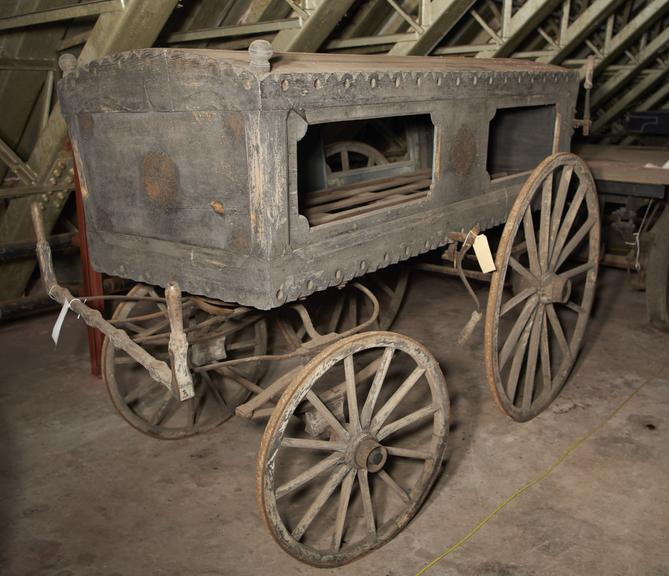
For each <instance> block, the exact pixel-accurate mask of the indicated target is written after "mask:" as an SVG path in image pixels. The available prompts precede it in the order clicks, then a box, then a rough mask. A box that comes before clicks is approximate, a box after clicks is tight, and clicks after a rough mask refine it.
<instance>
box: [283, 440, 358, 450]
mask: <svg viewBox="0 0 669 576" xmlns="http://www.w3.org/2000/svg"><path fill="white" fill-rule="evenodd" d="M281 446H283V447H284V448H304V449H306V450H327V451H331V452H343V451H344V450H346V444H345V443H344V442H333V441H332V440H312V439H311V438H288V437H285V438H283V439H282V440H281Z"/></svg>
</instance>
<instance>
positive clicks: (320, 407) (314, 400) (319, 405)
mask: <svg viewBox="0 0 669 576" xmlns="http://www.w3.org/2000/svg"><path fill="white" fill-rule="evenodd" d="M307 400H309V403H310V404H311V405H312V406H313V407H314V408H315V409H316V411H317V412H318V413H319V414H320V415H321V416H322V417H323V419H324V420H325V421H326V422H327V423H328V424H329V425H330V428H331V429H332V431H333V432H334V433H335V435H337V436H339V437H340V438H348V436H349V434H348V432H347V431H346V429H345V428H344V426H342V423H341V422H340V421H339V420H338V419H337V417H336V416H335V415H334V414H333V413H332V411H331V410H330V409H329V408H328V407H327V406H326V405H325V404H324V403H323V401H322V400H321V399H320V398H319V397H318V396H316V394H315V393H314V392H312V391H309V392H308V393H307Z"/></svg>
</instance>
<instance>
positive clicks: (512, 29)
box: [481, 0, 561, 58]
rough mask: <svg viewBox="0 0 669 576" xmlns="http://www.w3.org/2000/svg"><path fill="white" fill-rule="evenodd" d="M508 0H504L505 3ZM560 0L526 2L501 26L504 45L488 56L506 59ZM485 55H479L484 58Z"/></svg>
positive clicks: (530, 0) (531, 0)
mask: <svg viewBox="0 0 669 576" xmlns="http://www.w3.org/2000/svg"><path fill="white" fill-rule="evenodd" d="M507 2H508V3H509V5H510V0H506V2H505V4H506V3H507ZM560 3H561V0H527V1H526V2H525V3H524V4H523V5H522V6H521V7H520V8H519V9H518V10H517V12H516V13H515V14H514V15H513V16H511V17H510V18H509V19H508V20H507V22H506V23H503V25H502V40H503V41H504V43H503V44H502V45H501V46H499V47H498V48H497V49H496V50H494V51H493V52H492V54H490V56H494V57H495V58H507V57H509V56H511V55H512V54H513V52H514V51H515V50H516V48H518V45H519V44H520V43H521V42H523V40H525V39H526V38H527V36H528V35H529V34H530V33H532V32H536V30H537V26H539V24H541V22H543V20H545V19H546V18H547V17H548V15H549V14H550V13H551V12H553V10H555V8H556V7H557V6H559V5H560ZM484 55H485V54H481V56H484Z"/></svg>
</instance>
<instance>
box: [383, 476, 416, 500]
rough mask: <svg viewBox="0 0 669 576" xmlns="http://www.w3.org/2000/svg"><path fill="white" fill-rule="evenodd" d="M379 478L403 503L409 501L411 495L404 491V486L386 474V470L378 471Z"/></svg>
mask: <svg viewBox="0 0 669 576" xmlns="http://www.w3.org/2000/svg"><path fill="white" fill-rule="evenodd" d="M379 478H381V480H383V481H384V482H385V483H386V484H387V485H388V487H389V488H390V490H391V492H392V493H393V494H396V495H397V496H398V497H399V499H400V500H401V501H402V502H404V503H405V504H409V503H411V497H410V496H409V495H408V494H407V493H406V492H405V490H404V488H402V487H401V486H400V485H399V484H398V483H397V482H395V480H394V479H393V477H392V476H391V475H390V474H388V472H386V471H385V470H381V471H379Z"/></svg>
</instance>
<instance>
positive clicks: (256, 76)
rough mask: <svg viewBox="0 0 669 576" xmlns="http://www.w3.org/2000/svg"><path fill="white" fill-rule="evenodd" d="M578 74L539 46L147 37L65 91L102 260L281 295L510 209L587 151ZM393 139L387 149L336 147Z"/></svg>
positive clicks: (140, 273) (429, 245)
mask: <svg viewBox="0 0 669 576" xmlns="http://www.w3.org/2000/svg"><path fill="white" fill-rule="evenodd" d="M578 84H579V78H578V73H577V72H571V71H567V70H564V69H562V68H557V67H553V66H548V65H540V64H534V63H529V62H524V61H523V62H520V61H509V60H478V59H469V58H467V59H465V58H420V57H401V58H395V57H379V56H338V55H323V54H318V55H311V54H274V55H272V54H271V50H269V51H265V52H263V51H262V50H259V51H258V53H257V54H254V53H253V52H252V53H251V56H249V53H246V52H243V53H239V52H232V51H212V50H187V49H172V50H166V49H146V50H136V51H133V52H128V53H123V54H119V55H114V56H110V57H107V58H103V59H102V60H98V61H96V62H93V63H91V64H90V65H88V66H85V67H80V68H78V69H77V70H75V71H73V72H72V73H71V74H68V75H66V76H65V77H64V78H63V80H62V82H61V83H60V85H59V96H60V101H61V105H62V111H63V114H64V116H65V118H66V120H67V123H68V126H69V129H70V132H71V135H72V142H73V146H74V149H75V156H76V159H77V165H78V168H79V174H80V178H81V183H82V190H83V197H84V201H85V207H86V215H87V218H88V222H89V224H88V236H89V243H90V249H91V254H92V259H93V264H94V266H95V268H96V269H98V270H100V271H103V272H105V273H108V274H113V275H117V276H121V277H124V278H132V279H134V280H136V281H141V282H146V283H150V284H159V285H162V286H165V285H166V284H167V283H168V282H169V281H172V280H175V281H177V282H178V283H179V285H180V286H181V287H182V288H183V289H184V290H185V291H187V292H190V293H193V294H203V295H206V296H209V297H212V298H217V299H221V300H223V301H226V302H235V303H239V304H242V305H245V306H252V307H256V308H260V309H270V308H274V307H277V306H279V305H281V304H283V303H284V302H287V301H293V300H296V299H298V298H300V297H303V296H307V295H308V294H310V293H312V292H315V291H319V290H323V289H325V288H327V287H330V286H335V285H339V284H343V283H345V282H347V281H349V280H351V279H352V278H354V277H357V276H360V275H363V274H365V273H366V272H370V271H374V270H377V269H379V268H383V267H385V266H388V265H390V264H392V263H395V262H398V261H401V260H404V259H407V258H410V257H413V256H416V255H418V254H421V253H423V252H426V251H429V250H431V249H435V248H437V247H439V246H442V245H444V244H446V243H448V241H449V237H448V234H449V232H452V231H460V230H463V231H465V232H466V231H467V230H469V229H470V228H472V227H473V226H474V225H478V226H479V227H480V228H481V229H485V228H488V227H491V226H493V225H497V224H499V223H501V222H503V221H504V220H505V218H506V215H507V213H508V211H509V209H510V207H511V205H512V203H513V201H514V199H515V196H516V194H517V191H518V189H519V187H520V185H521V184H522V183H523V182H524V180H525V179H526V177H527V174H528V173H529V171H530V170H531V169H533V168H534V167H535V166H536V165H537V164H538V163H539V162H540V161H541V160H542V159H543V158H545V157H546V156H549V155H550V154H551V153H553V152H557V151H567V150H569V143H570V138H571V134H572V130H573V128H572V120H573V117H574V107H575V103H576V97H577V91H578ZM370 126H371V127H372V128H370ZM382 140H383V142H386V143H387V142H390V143H391V145H390V148H392V149H390V148H389V149H388V151H386V150H382V152H383V153H384V155H383V158H382V159H381V160H377V161H373V160H372V159H370V158H365V157H364V154H363V155H362V156H361V155H359V154H358V155H357V156H356V153H355V152H350V151H349V152H350V153H349V154H348V156H347V158H346V159H345V158H344V156H342V155H340V156H339V160H338V159H337V157H336V154H335V155H334V156H333V157H331V158H328V150H329V149H331V148H328V147H331V146H333V145H336V144H337V142H341V141H354V142H358V143H359V142H363V143H365V144H366V145H368V146H370V147H372V148H375V149H378V148H382V147H383V146H382V145H380V144H379V142H381V141H382ZM333 158H334V160H333ZM356 158H357V164H356V163H355V162H354V160H355V159H356ZM337 162H339V164H338V165H335V164H337ZM360 162H362V165H360ZM342 164H347V165H345V166H344V165H342ZM338 174H341V175H340V176H338Z"/></svg>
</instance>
